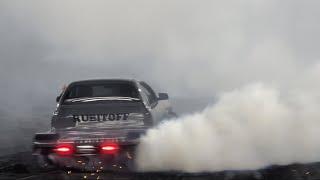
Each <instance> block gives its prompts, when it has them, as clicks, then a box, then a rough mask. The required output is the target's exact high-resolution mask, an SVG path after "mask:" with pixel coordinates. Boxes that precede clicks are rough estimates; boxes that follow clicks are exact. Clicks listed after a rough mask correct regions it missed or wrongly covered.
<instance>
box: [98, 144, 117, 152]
mask: <svg viewBox="0 0 320 180" xmlns="http://www.w3.org/2000/svg"><path fill="white" fill-rule="evenodd" d="M100 151H101V153H102V154H116V153H117V152H118V151H119V145H118V144H116V143H103V144H101V147H100Z"/></svg>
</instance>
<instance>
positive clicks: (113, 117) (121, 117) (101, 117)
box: [73, 113, 129, 123]
mask: <svg viewBox="0 0 320 180" xmlns="http://www.w3.org/2000/svg"><path fill="white" fill-rule="evenodd" d="M128 117H129V113H108V114H89V115H86V114H82V115H73V121H74V122H78V123H80V122H81V123H83V122H104V121H126V120H128Z"/></svg>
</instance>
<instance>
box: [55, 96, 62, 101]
mask: <svg viewBox="0 0 320 180" xmlns="http://www.w3.org/2000/svg"><path fill="white" fill-rule="evenodd" d="M60 98H61V95H59V96H57V98H56V102H57V103H58V102H59V101H60Z"/></svg>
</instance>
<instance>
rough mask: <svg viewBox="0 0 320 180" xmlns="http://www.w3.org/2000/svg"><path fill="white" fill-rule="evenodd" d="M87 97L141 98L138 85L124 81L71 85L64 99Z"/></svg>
mask: <svg viewBox="0 0 320 180" xmlns="http://www.w3.org/2000/svg"><path fill="white" fill-rule="evenodd" d="M85 97H131V98H139V95H138V92H137V89H136V87H135V86H134V85H133V84H124V83H98V84H84V85H73V86H72V87H70V88H69V89H68V90H67V92H66V95H65V97H64V99H65V100H66V99H74V98H85Z"/></svg>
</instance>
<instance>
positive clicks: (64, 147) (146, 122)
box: [33, 79, 176, 170]
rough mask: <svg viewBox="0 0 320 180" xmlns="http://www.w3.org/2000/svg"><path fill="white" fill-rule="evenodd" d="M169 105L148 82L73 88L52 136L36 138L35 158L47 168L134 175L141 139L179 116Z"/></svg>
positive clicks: (77, 84)
mask: <svg viewBox="0 0 320 180" xmlns="http://www.w3.org/2000/svg"><path fill="white" fill-rule="evenodd" d="M168 99H169V97H168V94H166V93H159V94H158V95H157V94H156V93H155V91H154V90H153V89H152V88H151V87H150V86H149V85H148V84H147V83H145V82H143V81H137V80H126V79H106V80H105V79H103V80H86V81H77V82H73V83H71V84H70V85H69V86H68V87H67V88H66V89H65V90H64V91H63V92H62V94H61V95H60V96H58V97H57V103H58V104H57V109H56V110H55V111H54V113H53V117H52V123H51V126H52V127H51V130H50V131H48V132H45V133H37V134H36V135H35V137H34V143H33V154H34V155H36V156H37V158H38V160H39V162H40V164H42V165H43V166H55V167H56V166H58V167H64V168H77V169H79V168H81V169H85V170H96V168H98V169H99V170H101V169H110V168H112V169H114V168H117V169H119V168H120V169H121V168H123V169H125V168H126V169H131V170H132V169H133V168H134V164H133V162H134V156H135V147H136V146H137V144H138V143H139V138H140V136H141V135H143V134H144V133H145V131H146V130H147V129H149V128H151V127H153V126H155V125H157V124H158V123H160V122H161V121H162V120H165V119H170V118H172V117H175V116H176V115H175V113H174V112H173V111H172V107H171V105H170V103H169V101H168Z"/></svg>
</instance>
